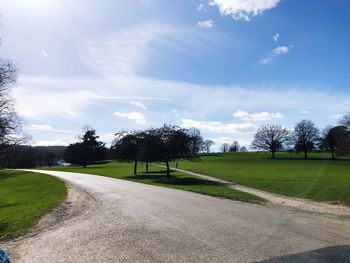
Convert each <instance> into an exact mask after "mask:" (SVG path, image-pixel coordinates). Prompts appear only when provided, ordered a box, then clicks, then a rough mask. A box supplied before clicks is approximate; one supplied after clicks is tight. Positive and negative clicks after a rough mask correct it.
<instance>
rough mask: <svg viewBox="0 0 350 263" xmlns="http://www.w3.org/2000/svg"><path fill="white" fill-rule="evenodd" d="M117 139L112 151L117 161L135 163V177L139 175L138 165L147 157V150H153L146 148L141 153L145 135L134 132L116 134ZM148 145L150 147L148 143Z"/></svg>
mask: <svg viewBox="0 0 350 263" xmlns="http://www.w3.org/2000/svg"><path fill="white" fill-rule="evenodd" d="M116 135H117V139H116V140H115V142H114V143H113V145H112V150H113V152H114V154H115V158H116V159H117V161H121V162H125V161H126V162H134V175H135V176H136V175H137V164H138V161H139V160H140V155H142V156H141V158H143V157H146V156H147V153H149V152H146V149H147V150H151V148H149V147H147V148H144V149H145V151H144V152H141V143H142V139H143V138H144V133H142V132H138V131H134V132H128V133H126V132H119V133H117V134H116ZM146 145H148V144H147V143H146Z"/></svg>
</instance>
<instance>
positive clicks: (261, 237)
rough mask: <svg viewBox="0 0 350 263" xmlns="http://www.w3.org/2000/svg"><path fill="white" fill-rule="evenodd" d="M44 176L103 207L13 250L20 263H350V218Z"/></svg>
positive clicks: (111, 181)
mask: <svg viewBox="0 0 350 263" xmlns="http://www.w3.org/2000/svg"><path fill="white" fill-rule="evenodd" d="M45 173H48V174H50V175H53V176H56V177H59V178H62V179H64V180H66V181H67V182H69V183H71V184H74V185H76V186H78V187H80V188H82V189H85V190H86V191H88V192H89V193H90V194H91V195H93V196H94V197H95V198H96V200H97V203H96V204H97V206H96V205H93V206H91V208H89V209H90V210H91V211H86V213H85V214H82V215H80V216H79V217H77V218H75V219H72V220H68V221H67V222H65V223H64V224H62V225H60V226H59V227H56V228H53V229H50V230H48V231H46V232H44V233H41V234H39V235H37V236H34V237H31V238H28V239H26V240H23V241H20V242H19V243H18V244H17V245H16V247H15V249H14V250H15V253H16V254H17V256H18V258H20V260H19V261H18V262H30V263H36V262H46V263H50V262H55V263H60V262H65V263H67V262H74V263H80V262H84V263H86V262H91V263H92V262H99V263H102V262H252V261H260V260H264V262H303V261H304V262H322V260H325V261H324V262H346V260H349V259H350V246H348V245H349V244H350V219H349V218H343V219H342V218H339V217H329V216H321V215H319V214H312V213H305V212H301V211H293V210H288V209H283V208H277V207H268V206H264V205H258V204H247V203H242V202H234V201H230V200H224V199H219V198H214V197H209V196H204V195H200V194H195V193H191V192H186V191H180V190H173V189H168V188H162V187H156V186H151V185H144V184H139V183H134V182H128V181H123V180H116V179H112V178H107V177H101V176H94V175H87V174H76V173H65V172H53V171H46V172H45ZM86 207H89V206H86ZM281 256H282V257H281ZM276 257H280V258H276ZM329 259H332V260H333V261H329Z"/></svg>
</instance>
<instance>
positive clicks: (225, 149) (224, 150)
mask: <svg viewBox="0 0 350 263" xmlns="http://www.w3.org/2000/svg"><path fill="white" fill-rule="evenodd" d="M229 149H230V145H229V144H228V143H223V144H222V145H221V147H220V150H221V152H223V153H227V152H228V150H229Z"/></svg>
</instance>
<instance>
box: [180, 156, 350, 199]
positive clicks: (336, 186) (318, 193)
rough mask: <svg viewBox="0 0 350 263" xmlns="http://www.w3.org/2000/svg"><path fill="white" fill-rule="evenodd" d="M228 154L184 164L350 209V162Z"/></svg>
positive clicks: (234, 180) (240, 181)
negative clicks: (274, 158)
mask: <svg viewBox="0 0 350 263" xmlns="http://www.w3.org/2000/svg"><path fill="white" fill-rule="evenodd" d="M310 157H311V158H312V159H310V160H303V159H302V158H303V156H302V155H300V154H293V153H292V154H290V153H277V158H278V159H276V160H273V159H271V154H269V153H228V154H211V155H203V156H202V157H201V161H198V162H189V161H184V162H181V163H180V164H179V167H178V168H180V169H184V170H189V171H193V172H197V173H201V174H205V175H209V176H213V177H217V178H220V179H224V180H227V181H231V182H236V183H239V184H242V185H246V186H250V187H254V188H257V189H262V190H265V191H269V192H273V193H278V194H281V195H286V196H293V197H300V198H308V199H313V200H316V201H328V202H332V203H342V204H345V205H350V160H349V159H343V160H335V161H332V160H329V159H327V158H329V155H327V154H322V153H313V154H311V155H310Z"/></svg>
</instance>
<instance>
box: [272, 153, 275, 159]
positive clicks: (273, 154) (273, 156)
mask: <svg viewBox="0 0 350 263" xmlns="http://www.w3.org/2000/svg"><path fill="white" fill-rule="evenodd" d="M272 159H276V158H275V151H272Z"/></svg>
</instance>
